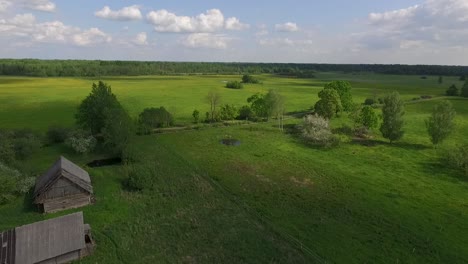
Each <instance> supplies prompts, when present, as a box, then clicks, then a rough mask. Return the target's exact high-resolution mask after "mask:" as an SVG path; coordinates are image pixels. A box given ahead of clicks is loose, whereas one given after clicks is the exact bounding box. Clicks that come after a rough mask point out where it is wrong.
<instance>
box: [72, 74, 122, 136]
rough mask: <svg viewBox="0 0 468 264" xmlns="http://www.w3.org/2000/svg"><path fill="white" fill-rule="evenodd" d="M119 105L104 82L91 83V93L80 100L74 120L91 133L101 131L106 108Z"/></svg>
mask: <svg viewBox="0 0 468 264" xmlns="http://www.w3.org/2000/svg"><path fill="white" fill-rule="evenodd" d="M116 107H121V105H120V103H119V101H118V100H117V97H116V96H115V95H114V94H113V93H112V89H111V87H110V86H109V85H107V84H106V83H104V82H102V81H99V82H98V84H95V83H93V86H92V90H91V93H90V94H89V95H88V96H87V97H86V98H85V99H84V100H83V101H82V102H81V104H80V105H79V107H78V112H77V114H76V122H77V123H78V125H79V126H80V127H81V128H83V129H85V130H90V131H91V133H93V135H95V134H99V133H101V132H102V129H103V127H104V122H105V119H106V116H105V114H104V113H105V112H106V109H111V108H116Z"/></svg>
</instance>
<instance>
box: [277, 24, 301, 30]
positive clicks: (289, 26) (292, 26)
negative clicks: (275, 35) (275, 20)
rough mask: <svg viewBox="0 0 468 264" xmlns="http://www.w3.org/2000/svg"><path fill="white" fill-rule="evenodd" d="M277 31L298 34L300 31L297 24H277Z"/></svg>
mask: <svg viewBox="0 0 468 264" xmlns="http://www.w3.org/2000/svg"><path fill="white" fill-rule="evenodd" d="M275 29H276V31H280V32H296V31H299V27H298V26H297V24H296V23H292V22H287V23H284V24H276V25H275Z"/></svg>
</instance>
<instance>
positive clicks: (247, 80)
mask: <svg viewBox="0 0 468 264" xmlns="http://www.w3.org/2000/svg"><path fill="white" fill-rule="evenodd" d="M242 83H253V84H256V83H259V82H258V80H257V79H256V78H255V77H253V76H252V75H248V74H245V75H244V76H242Z"/></svg>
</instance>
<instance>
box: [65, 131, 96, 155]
mask: <svg viewBox="0 0 468 264" xmlns="http://www.w3.org/2000/svg"><path fill="white" fill-rule="evenodd" d="M96 143H97V140H96V138H94V137H93V136H92V135H91V134H90V133H89V132H86V131H84V130H81V129H77V130H73V131H71V132H70V133H69V134H68V137H67V139H66V140H65V144H66V145H67V146H69V147H71V148H72V149H73V150H74V151H75V152H76V153H80V154H85V153H89V152H91V151H93V150H94V148H95V147H96Z"/></svg>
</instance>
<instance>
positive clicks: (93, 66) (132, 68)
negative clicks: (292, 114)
mask: <svg viewBox="0 0 468 264" xmlns="http://www.w3.org/2000/svg"><path fill="white" fill-rule="evenodd" d="M315 72H344V73H360V72H373V73H383V74H402V75H444V76H467V75H468V66H443V65H402V64H388V65H384V64H317V63H308V64H304V63H302V64H301V63H234V62H230V63H223V62H164V61H100V60H37V59H0V75H7V76H8V75H9V76H33V77H99V76H138V75H175V74H277V75H281V76H288V77H297V78H313V77H314V73H315Z"/></svg>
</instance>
